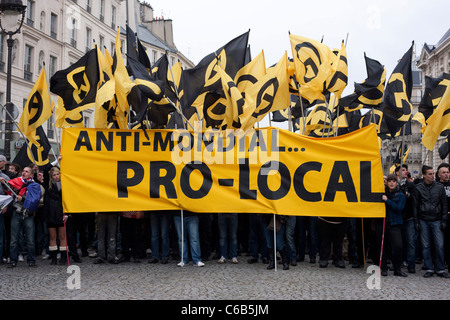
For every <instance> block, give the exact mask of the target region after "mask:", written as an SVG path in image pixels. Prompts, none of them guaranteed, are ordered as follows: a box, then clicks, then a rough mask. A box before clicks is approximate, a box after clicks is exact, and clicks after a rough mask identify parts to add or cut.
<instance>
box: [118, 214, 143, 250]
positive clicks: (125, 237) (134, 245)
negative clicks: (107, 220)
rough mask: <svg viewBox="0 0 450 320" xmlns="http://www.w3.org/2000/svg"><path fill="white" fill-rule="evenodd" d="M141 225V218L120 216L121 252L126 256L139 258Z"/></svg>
mask: <svg viewBox="0 0 450 320" xmlns="http://www.w3.org/2000/svg"><path fill="white" fill-rule="evenodd" d="M141 225H142V220H141V219H136V218H125V217H120V233H121V236H122V254H123V255H124V256H125V257H126V258H130V257H133V259H139V258H140V257H141V256H142V246H141V241H142V239H141Z"/></svg>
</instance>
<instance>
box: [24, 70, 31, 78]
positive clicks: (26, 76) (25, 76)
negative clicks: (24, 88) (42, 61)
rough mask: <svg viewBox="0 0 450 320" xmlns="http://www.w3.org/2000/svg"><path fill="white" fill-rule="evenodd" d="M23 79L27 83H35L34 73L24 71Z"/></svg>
mask: <svg viewBox="0 0 450 320" xmlns="http://www.w3.org/2000/svg"><path fill="white" fill-rule="evenodd" d="M23 78H24V79H25V80H27V81H33V72H30V71H27V70H24V71H23Z"/></svg>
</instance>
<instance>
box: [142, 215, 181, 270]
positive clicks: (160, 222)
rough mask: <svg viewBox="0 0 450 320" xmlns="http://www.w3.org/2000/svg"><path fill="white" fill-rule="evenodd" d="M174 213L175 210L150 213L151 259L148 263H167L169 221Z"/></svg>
mask: <svg viewBox="0 0 450 320" xmlns="http://www.w3.org/2000/svg"><path fill="white" fill-rule="evenodd" d="M174 213H175V210H173V211H172V210H168V211H152V212H150V234H151V241H150V245H151V249H152V258H151V259H150V260H149V261H148V263H158V262H160V261H161V263H162V264H167V262H168V261H169V249H170V238H169V236H170V219H171V218H172V214H174ZM160 241H161V246H160ZM160 253H161V260H160Z"/></svg>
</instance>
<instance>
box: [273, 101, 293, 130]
mask: <svg viewBox="0 0 450 320" xmlns="http://www.w3.org/2000/svg"><path fill="white" fill-rule="evenodd" d="M269 118H270V117H269ZM288 130H289V131H292V132H294V130H292V115H291V106H289V107H288Z"/></svg>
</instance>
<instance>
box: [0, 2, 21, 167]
mask: <svg viewBox="0 0 450 320" xmlns="http://www.w3.org/2000/svg"><path fill="white" fill-rule="evenodd" d="M26 8H27V6H24V5H23V4H22V0H1V1H0V28H1V31H2V33H4V34H7V35H8V39H7V40H6V43H7V46H8V66H7V71H6V104H5V107H6V110H7V113H6V121H5V146H4V156H5V157H6V159H7V160H10V158H11V138H12V129H13V121H14V119H11V116H10V115H11V114H12V113H13V107H14V105H13V103H12V102H11V64H12V61H11V58H12V48H13V45H14V39H13V37H12V36H13V35H15V34H16V33H19V32H20V28H22V24H23V21H24V19H25V10H26ZM20 15H22V17H21V20H20V24H19V26H18V27H17V22H18V19H19V17H20Z"/></svg>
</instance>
